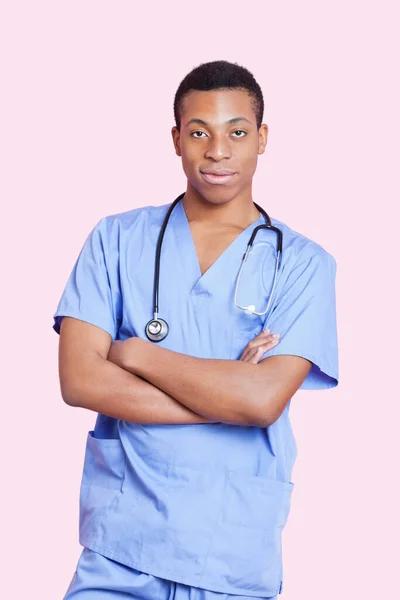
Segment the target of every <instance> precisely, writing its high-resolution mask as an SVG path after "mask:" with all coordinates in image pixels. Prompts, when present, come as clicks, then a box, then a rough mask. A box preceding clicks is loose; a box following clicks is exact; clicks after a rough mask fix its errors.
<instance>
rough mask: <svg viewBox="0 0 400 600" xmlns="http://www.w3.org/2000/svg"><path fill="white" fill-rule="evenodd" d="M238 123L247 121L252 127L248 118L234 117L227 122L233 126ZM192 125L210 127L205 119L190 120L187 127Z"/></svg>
mask: <svg viewBox="0 0 400 600" xmlns="http://www.w3.org/2000/svg"><path fill="white" fill-rule="evenodd" d="M238 121H247V123H250V125H251V121H249V120H248V119H246V117H233V118H232V119H229V120H228V121H226V123H227V125H232V123H237V122H238ZM192 123H198V124H199V125H205V127H208V123H207V122H206V121H203V119H190V121H188V122H187V123H186V125H185V127H188V125H191V124H192Z"/></svg>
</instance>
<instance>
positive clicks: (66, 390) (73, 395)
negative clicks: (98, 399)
mask: <svg viewBox="0 0 400 600" xmlns="http://www.w3.org/2000/svg"><path fill="white" fill-rule="evenodd" d="M60 389H61V397H62V399H63V400H64V402H65V404H68V406H75V407H80V408H83V407H82V401H79V400H78V399H79V398H81V400H82V395H81V394H79V393H78V391H75V390H73V389H72V388H71V386H68V385H66V384H65V383H64V384H63V383H61V385H60Z"/></svg>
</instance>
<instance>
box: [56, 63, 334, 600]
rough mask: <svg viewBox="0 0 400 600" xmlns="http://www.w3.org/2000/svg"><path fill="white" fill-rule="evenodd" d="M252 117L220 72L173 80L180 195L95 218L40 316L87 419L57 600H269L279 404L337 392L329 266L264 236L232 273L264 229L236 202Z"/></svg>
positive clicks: (227, 70) (285, 506)
mask: <svg viewBox="0 0 400 600" xmlns="http://www.w3.org/2000/svg"><path fill="white" fill-rule="evenodd" d="M263 108H264V107H263V96H262V93H261V89H260V87H259V85H258V84H257V82H256V81H255V79H254V77H253V76H252V74H251V73H249V71H248V70H247V69H245V68H243V67H240V66H238V65H237V64H232V63H228V62H226V61H215V62H211V63H206V64H202V65H200V66H199V67H197V68H196V69H194V70H193V71H192V72H191V73H189V74H188V75H187V76H186V77H185V78H184V79H183V81H182V82H181V84H180V86H179V88H178V90H177V93H176V96H175V103H174V112H175V121H176V126H174V127H173V128H172V137H173V143H174V147H175V151H176V154H177V155H178V156H180V157H181V158H182V166H183V169H184V172H185V175H186V177H187V188H186V192H185V193H184V194H182V195H181V196H180V197H179V198H178V199H177V202H176V203H175V204H174V206H172V204H171V203H168V204H163V205H162V206H145V207H143V208H139V209H134V210H129V211H127V212H124V213H120V214H114V215H110V216H107V217H104V218H102V219H101V220H100V221H99V222H98V223H97V225H96V226H95V227H94V229H93V230H92V232H91V233H90V234H89V236H88V238H87V240H86V242H85V244H84V246H83V248H82V250H81V253H80V254H79V257H78V259H77V261H76V263H75V266H74V268H73V271H72V273H71V275H70V278H69V280H68V282H67V285H66V287H65V290H64V292H63V295H62V297H61V300H60V303H59V306H58V308H57V311H56V313H55V314H54V321H55V322H54V329H55V331H56V332H58V333H60V345H59V372H60V384H61V391H62V397H63V399H64V400H65V402H66V403H67V404H69V405H71V406H80V407H84V408H88V409H90V410H93V411H96V412H97V413H98V417H97V420H96V424H95V427H94V431H90V432H89V434H88V438H87V446H86V455H85V463H84V469H83V477H82V485H81V494H80V537H79V539H80V543H81V545H82V546H83V547H84V549H83V551H82V554H81V557H80V559H79V561H78V566H77V570H76V573H75V575H74V577H73V579H72V581H71V584H70V586H69V589H68V591H67V594H66V596H65V598H66V599H68V600H72V599H73V600H86V599H90V600H94V599H96V598H102V599H103V600H106V599H111V598H113V599H114V598H121V599H122V598H129V597H131V598H141V599H148V600H157V599H161V598H162V599H164V600H170V599H171V598H177V599H179V600H183V599H187V600H189V599H190V600H194V599H198V600H200V599H202V600H226V599H227V598H230V597H231V596H232V598H253V599H254V598H270V599H271V598H276V597H277V594H279V593H280V592H281V591H282V579H283V573H282V552H281V533H282V529H283V527H284V526H285V523H286V521H287V517H288V514H289V509H290V501H291V494H292V491H293V485H294V484H293V482H292V481H291V473H292V468H293V465H294V461H295V458H296V443H295V440H294V437H293V434H292V429H291V426H290V421H289V405H290V399H291V398H292V396H293V395H294V394H295V392H296V391H297V389H299V387H302V388H303V389H323V388H330V387H334V386H336V385H337V383H338V361H337V334H336V311H335V272H336V263H335V260H334V258H333V257H332V255H330V254H329V253H328V252H327V251H325V250H324V249H323V248H322V247H321V246H320V245H319V244H317V243H315V242H314V241H312V240H310V239H308V238H306V237H305V236H303V235H301V234H299V233H297V232H295V231H293V230H292V229H291V228H290V227H288V226H287V225H285V224H284V223H282V222H280V221H277V220H276V219H271V222H272V228H271V227H262V228H261V229H258V230H257V236H256V238H255V240H254V245H253V247H252V251H251V252H250V254H249V255H248V258H247V260H246V262H245V263H244V268H243V270H241V271H240V273H239V269H240V266H241V264H242V258H243V255H244V253H245V251H246V248H247V245H248V242H249V239H250V237H251V235H252V233H253V231H254V230H255V229H256V227H258V226H261V225H265V224H266V216H265V215H264V213H263V209H261V207H258V206H256V205H255V204H254V203H253V198H252V179H253V175H254V172H255V170H256V166H257V160H258V155H260V154H262V153H263V152H264V149H265V146H266V143H267V133H268V127H267V125H266V124H264V123H262V119H263ZM151 197H154V190H152V191H151ZM157 197H158V196H157ZM259 208H260V210H259ZM168 212H169V214H168ZM166 217H169V219H168V222H167V224H166V225H165V219H166ZM267 217H268V215H267ZM163 224H164V226H165V229H164V227H163ZM276 228H278V229H276ZM160 230H164V236H163V238H162V246H161V249H159V253H158V260H157V261H155V257H156V253H157V242H158V240H159V234H160ZM279 232H281V234H282V253H281V255H280V253H279V252H278V250H280V248H279ZM276 259H278V260H276ZM155 271H156V274H158V275H159V282H158V283H159V285H157V278H156V279H154V277H155ZM239 274H240V277H239V278H238V275H239ZM237 284H238V285H237ZM265 307H267V309H268V310H265ZM159 311H160V313H159ZM272 333H278V334H280V339H279V337H278V338H276V337H272Z"/></svg>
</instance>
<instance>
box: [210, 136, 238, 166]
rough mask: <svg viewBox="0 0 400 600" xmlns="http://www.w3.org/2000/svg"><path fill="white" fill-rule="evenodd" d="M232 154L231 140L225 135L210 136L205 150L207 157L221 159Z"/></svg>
mask: <svg viewBox="0 0 400 600" xmlns="http://www.w3.org/2000/svg"><path fill="white" fill-rule="evenodd" d="M231 154H232V151H231V147H230V144H229V140H228V139H227V137H226V136H225V135H214V136H212V137H211V138H210V140H209V142H208V145H207V149H206V152H205V157H206V158H212V159H213V160H221V159H223V158H229V157H230V156H231Z"/></svg>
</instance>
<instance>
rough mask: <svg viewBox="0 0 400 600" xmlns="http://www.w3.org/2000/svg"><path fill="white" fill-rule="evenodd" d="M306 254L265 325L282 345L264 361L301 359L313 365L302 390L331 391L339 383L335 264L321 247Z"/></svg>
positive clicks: (293, 272)
mask: <svg viewBox="0 0 400 600" xmlns="http://www.w3.org/2000/svg"><path fill="white" fill-rule="evenodd" d="M303 252H305V256H304V257H302V258H300V257H299V258H298V259H297V263H296V264H295V265H294V267H293V269H292V270H291V272H290V273H289V275H288V277H287V280H286V281H285V284H284V286H283V289H282V293H281V294H280V296H279V298H278V301H277V303H276V305H275V306H274V309H273V310H272V312H271V314H270V316H269V318H268V319H267V322H266V324H265V328H267V327H269V329H270V330H271V332H272V333H275V332H277V333H280V341H279V343H278V345H277V346H275V347H274V348H272V349H271V350H269V351H267V352H266V353H265V354H264V355H263V357H262V358H263V359H264V358H267V357H269V356H277V355H282V354H292V355H296V356H302V357H303V358H306V359H308V360H310V361H311V362H312V363H313V365H312V368H311V370H310V372H309V373H308V375H307V377H306V379H305V380H304V381H303V383H302V384H301V386H300V389H307V390H318V389H319V390H320V389H326V388H332V387H336V386H337V385H338V382H339V373H338V342H337V324H336V291H335V281H336V261H335V259H334V257H333V256H332V255H331V254H329V253H328V252H326V251H325V250H324V249H323V248H322V247H319V248H318V249H317V251H314V252H310V251H309V250H305V251H303Z"/></svg>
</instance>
